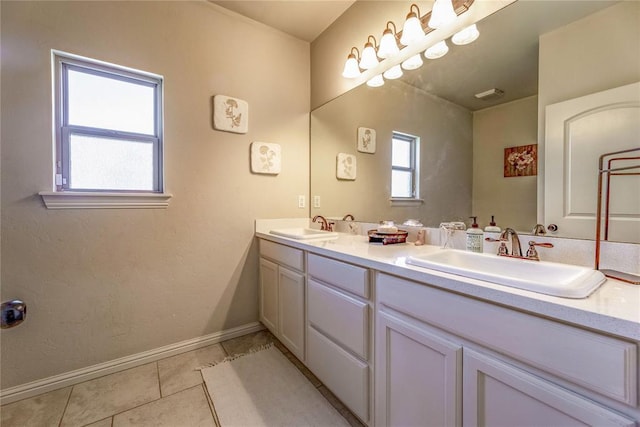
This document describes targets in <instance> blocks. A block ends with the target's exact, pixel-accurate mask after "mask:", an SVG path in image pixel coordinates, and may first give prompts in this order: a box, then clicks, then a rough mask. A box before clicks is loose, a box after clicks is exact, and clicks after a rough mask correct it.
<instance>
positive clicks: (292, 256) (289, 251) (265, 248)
mask: <svg viewBox="0 0 640 427" xmlns="http://www.w3.org/2000/svg"><path fill="white" fill-rule="evenodd" d="M260 256H263V257H265V258H269V259H271V260H273V261H275V262H277V263H279V264H284V265H286V266H289V267H291V268H295V269H296V270H298V271H304V256H303V252H302V251H301V250H300V249H295V248H291V247H289V246H285V245H280V244H278V243H273V242H270V241H268V240H262V239H261V240H260Z"/></svg>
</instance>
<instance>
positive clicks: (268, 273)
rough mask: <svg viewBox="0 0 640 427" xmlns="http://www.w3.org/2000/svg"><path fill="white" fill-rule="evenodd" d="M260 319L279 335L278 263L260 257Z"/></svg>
mask: <svg viewBox="0 0 640 427" xmlns="http://www.w3.org/2000/svg"><path fill="white" fill-rule="evenodd" d="M260 321H261V322H262V323H263V324H264V325H265V326H266V327H267V328H269V330H270V331H271V332H272V333H273V334H274V335H278V264H275V263H273V262H271V261H267V260H266V259H264V258H260Z"/></svg>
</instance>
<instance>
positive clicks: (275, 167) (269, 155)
mask: <svg viewBox="0 0 640 427" xmlns="http://www.w3.org/2000/svg"><path fill="white" fill-rule="evenodd" d="M280 153H281V149H280V144H271V143H269V142H252V143H251V172H253V173H260V174H267V175H277V174H279V173H280V169H281V165H282V160H281V154H280Z"/></svg>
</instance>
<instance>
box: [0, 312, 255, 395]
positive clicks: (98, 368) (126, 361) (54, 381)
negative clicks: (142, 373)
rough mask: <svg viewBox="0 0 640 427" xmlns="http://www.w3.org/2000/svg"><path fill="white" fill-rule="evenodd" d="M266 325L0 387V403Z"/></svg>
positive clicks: (249, 331) (188, 341)
mask: <svg viewBox="0 0 640 427" xmlns="http://www.w3.org/2000/svg"><path fill="white" fill-rule="evenodd" d="M263 329H264V326H263V325H262V323H260V322H253V323H248V324H246V325H243V326H238V327H236V328H232V329H227V330H224V331H220V332H215V333H213V334H209V335H204V336H201V337H198V338H193V339H190V340H186V341H181V342H178V343H175V344H170V345H166V346H164V347H158V348H155V349H153V350H148V351H144V352H142V353H138V354H133V355H131V356H126V357H121V358H119V359H114V360H110V361H108V362H104V363H99V364H97V365H93V366H88V367H86V368H82V369H76V370H74V371H70V372H66V373H64V374H59V375H54V376H52V377H48V378H44V379H41V380H37V381H32V382H30V383H26V384H22V385H19V386H15V387H10V388H7V389H4V390H0V404H2V405H4V404H7V403H11V402H16V401H18V400H22V399H26V398H29V397H33V396H36V395H38V394H41V393H46V392H48V391H52V390H57V389H59V388H63V387H68V386H70V385H74V384H79V383H81V382H84V381H88V380H91V379H94V378H98V377H102V376H104V375H108V374H113V373H114V372H119V371H123V370H125V369H129V368H133V367H136V366H140V365H144V364H145V363H150V362H155V361H156V360H160V359H164V358H166V357H170V356H175V355H176V354H180V353H185V352H187V351H191V350H195V349H198V348H201V347H206V346H208V345H212V344H217V343H219V342H222V341H226V340H228V339H231V338H236V337H239V336H242V335H246V334H250V333H253V332H258V331H260V330H263Z"/></svg>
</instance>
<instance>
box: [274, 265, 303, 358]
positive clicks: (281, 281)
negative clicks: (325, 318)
mask: <svg viewBox="0 0 640 427" xmlns="http://www.w3.org/2000/svg"><path fill="white" fill-rule="evenodd" d="M278 271H279V273H278V306H279V313H278V314H279V316H278V317H279V321H280V323H279V325H278V326H279V331H280V335H279V338H280V340H281V341H282V343H283V344H284V345H286V346H287V348H288V349H289V350H291V352H292V353H293V354H294V355H295V356H296V357H297V358H298V359H300V360H302V361H304V275H302V274H300V273H296V272H294V271H291V270H288V269H286V268H284V267H282V266H280V267H279V270H278Z"/></svg>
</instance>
